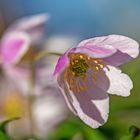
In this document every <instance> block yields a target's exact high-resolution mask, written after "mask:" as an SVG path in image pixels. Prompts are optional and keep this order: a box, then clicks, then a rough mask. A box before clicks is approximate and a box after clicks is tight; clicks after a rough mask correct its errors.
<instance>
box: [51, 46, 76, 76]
mask: <svg viewBox="0 0 140 140" xmlns="http://www.w3.org/2000/svg"><path fill="white" fill-rule="evenodd" d="M74 50H75V48H71V49H69V50H67V51H66V52H65V53H64V54H63V55H62V56H60V58H59V59H58V62H57V64H56V67H55V70H54V73H53V75H54V76H57V75H59V74H60V73H61V72H63V70H64V69H65V68H66V67H67V66H68V64H69V58H68V54H69V52H73V51H74Z"/></svg>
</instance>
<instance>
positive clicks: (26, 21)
mask: <svg viewBox="0 0 140 140" xmlns="http://www.w3.org/2000/svg"><path fill="white" fill-rule="evenodd" d="M48 18H49V16H48V14H46V13H44V14H38V15H33V16H28V17H24V18H21V19H19V20H17V21H16V22H14V23H13V24H12V25H11V26H10V27H9V28H8V30H7V32H11V31H24V32H26V33H28V34H29V35H30V36H31V39H32V42H33V43H34V42H38V41H39V40H40V38H41V37H42V35H43V32H44V28H45V24H46V21H47V20H48Z"/></svg>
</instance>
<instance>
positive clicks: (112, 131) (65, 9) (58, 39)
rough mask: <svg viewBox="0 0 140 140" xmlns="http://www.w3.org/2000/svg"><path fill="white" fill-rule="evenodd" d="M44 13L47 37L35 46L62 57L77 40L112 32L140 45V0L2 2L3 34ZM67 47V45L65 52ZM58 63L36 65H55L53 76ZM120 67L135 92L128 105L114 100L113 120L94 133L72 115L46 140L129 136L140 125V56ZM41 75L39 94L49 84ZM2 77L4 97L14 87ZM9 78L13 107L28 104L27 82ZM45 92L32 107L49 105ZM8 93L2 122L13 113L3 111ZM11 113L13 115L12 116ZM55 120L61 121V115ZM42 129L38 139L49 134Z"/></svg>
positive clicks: (0, 24) (0, 25) (0, 26)
mask: <svg viewBox="0 0 140 140" xmlns="http://www.w3.org/2000/svg"><path fill="white" fill-rule="evenodd" d="M40 13H48V14H49V16H50V18H49V20H48V22H47V23H46V24H47V26H46V29H45V34H44V36H43V38H42V39H41V40H42V41H40V43H41V44H42V45H41V44H40V43H39V44H40V45H37V46H38V47H39V46H44V48H45V49H46V50H47V49H48V50H51V49H52V50H55V51H59V52H62V53H63V51H65V50H66V49H67V47H73V46H75V45H76V44H77V42H79V41H80V40H83V39H86V38H91V37H95V36H101V35H108V34H114V33H115V34H122V35H125V36H128V37H131V38H133V39H135V40H137V41H138V42H140V28H139V25H140V19H139V15H140V1H139V0H135V1H132V0H124V1H122V0H117V1H112V0H98V1H96V0H77V1H75V0H71V1H68V0H59V1H54V0H39V1H37V0H30V1H25V0H12V2H11V1H10V0H1V1H0V36H2V34H3V33H4V31H5V30H6V29H7V28H8V27H9V26H10V25H11V24H12V23H14V22H15V21H16V20H17V19H21V18H22V17H25V16H31V15H36V14H40ZM52 46H53V47H52ZM63 46H64V48H63ZM65 46H67V47H66V48H65ZM56 60H57V57H52V56H51V57H48V58H46V59H45V60H43V61H42V60H41V61H40V63H39V64H38V67H40V65H41V66H42V65H43V67H47V66H49V65H51V66H52V67H50V66H49V68H50V70H49V71H50V72H51V69H53V65H55V61H56ZM46 62H47V63H49V65H46V64H45V65H44V63H46ZM52 62H53V63H52ZM50 63H51V64H50ZM18 68H19V69H22V68H21V67H18ZM47 69H48V68H47ZM122 69H123V71H125V73H127V74H129V75H130V77H131V78H132V80H133V81H134V89H133V90H132V94H131V96H130V97H128V98H127V99H125V102H124V99H122V98H121V97H116V96H115V97H113V96H111V102H110V112H111V113H110V118H109V121H108V123H107V124H105V125H104V126H103V127H100V128H99V129H96V130H93V129H91V128H89V127H87V126H86V125H84V124H83V123H81V121H79V120H78V119H77V118H74V117H73V116H70V117H68V119H66V120H65V121H64V122H63V123H61V125H60V124H59V125H57V127H55V128H56V129H55V131H54V130H53V131H51V133H49V134H47V133H46V134H47V136H48V137H49V138H48V139H50V140H62V139H65V140H71V139H74V140H76V139H81V140H82V139H84V140H94V139H95V140H97V139H98V140H109V139H110V140H118V139H119V138H120V137H121V136H122V135H123V134H124V133H125V132H127V130H128V128H129V126H131V125H136V126H140V121H139V118H140V88H139V79H140V57H139V58H137V59H136V60H134V61H133V62H131V63H129V64H126V65H125V66H123V67H122ZM40 70H41V69H40ZM9 71H10V69H9ZM41 71H45V72H46V74H48V71H46V70H45V69H44V68H43V69H42V70H41ZM45 72H44V73H45ZM5 73H6V72H5ZM42 73H43V72H42ZM42 73H41V74H42ZM39 75H40V74H39ZM48 75H49V74H48ZM1 77H2V76H1ZM13 77H16V76H14V73H13ZM42 77H43V79H42V78H41V79H40V80H37V81H38V83H40V82H39V81H41V83H43V84H41V85H42V86H38V88H37V89H36V90H35V91H36V92H37V91H39V90H40V89H42V88H43V87H44V85H45V84H44V83H45V82H43V81H46V80H48V78H46V77H44V76H43V74H42ZM4 79H5V78H3V77H2V78H1V83H0V84H1V91H0V93H1V92H2V93H5V92H6V91H5V90H7V89H8V88H9V89H10V88H11V87H9V86H7V85H9V82H8V84H7V83H6V84H5V86H3V84H2V83H4V81H3V80H4ZM11 79H13V78H10V80H9V78H8V81H10V85H11V83H15V84H14V88H16V92H15V94H16V95H14V96H13V97H15V98H14V99H13V98H10V99H12V100H11V101H10V102H11V103H12V104H13V102H14V103H15V101H13V100H19V102H17V104H18V103H21V98H22V99H23V100H26V97H28V96H27V92H25V86H24V85H25V84H19V83H20V82H21V80H17V79H18V78H17V77H16V78H14V80H15V82H13V80H11ZM23 81H24V80H23ZM17 83H18V84H17ZM36 83H37V82H36ZM48 83H49V82H48ZM50 83H51V82H50ZM19 85H22V86H19ZM37 85H39V84H37ZM23 87H24V88H23ZM26 89H27V86H26ZM43 89H44V88H43ZM17 90H18V91H17ZM3 91H5V92H3ZM11 91H13V90H10V94H8V96H9V95H11V93H13V94H14V91H15V90H14V91H13V92H11ZM21 93H22V94H21ZM25 93H26V94H25ZM37 93H40V92H37ZM41 93H42V92H41ZM17 94H18V95H17ZM44 94H45V93H44V92H43V94H42V95H39V96H41V97H38V101H37V102H36V103H35V104H34V106H35V107H36V106H38V105H39V104H41V103H42V102H45V101H44V100H45V97H44V96H45V95H44ZM4 95H5V96H6V95H7V94H1V95H0V96H1V97H0V100H1V104H3V105H0V118H1V119H4V118H5V117H4V115H3V114H5V113H4V112H9V111H4V109H2V108H5V107H6V106H7V105H6V103H7V101H8V102H9V100H10V99H9V97H8V98H7V99H6V98H5V97H4ZM11 96H12V95H11ZM40 98H41V99H40ZM46 98H47V96H46ZM6 100H7V101H6ZM23 100H22V101H23ZM47 100H48V99H46V102H47ZM58 101H59V100H58ZM40 102H41V103H40ZM55 102H56V101H55ZM24 103H25V104H24ZM24 103H21V104H22V105H14V106H15V108H18V107H20V106H26V102H24ZM118 103H119V104H118ZM45 104H46V105H47V103H43V105H41V106H42V107H41V106H40V107H39V106H38V107H37V110H39V109H40V108H44V105H45ZM48 104H49V101H48ZM58 104H59V103H58ZM16 106H18V107H16ZM27 106H28V105H27ZM51 106H52V105H51ZM6 108H10V107H6ZM23 108H26V107H23ZM27 108H28V107H27ZM8 110H10V109H8ZM14 110H17V112H16V113H18V112H19V113H20V114H22V115H23V114H26V113H22V111H18V109H12V111H13V112H12V113H13V114H14V115H17V114H16V113H14ZM54 110H55V109H54ZM58 110H59V109H58ZM23 112H24V111H23ZM25 112H26V111H25ZM36 112H37V111H35V114H38V113H36ZM41 112H42V111H41ZM60 112H61V111H60ZM8 114H10V113H6V115H8ZM13 114H12V115H11V116H13ZM44 114H45V113H44ZM60 114H61V115H60V116H62V118H63V113H60ZM35 116H38V115H35ZM41 116H46V115H41ZM50 116H51V115H50ZM55 117H56V118H57V115H56V116H55ZM39 118H40V116H39ZM44 118H47V117H43V118H42V120H43V119H44ZM39 120H40V119H39ZM39 120H37V119H36V121H37V122H39ZM27 122H28V121H27ZM46 122H47V121H46ZM13 123H16V122H13ZM22 124H26V123H22ZM27 124H28V123H27ZM44 124H45V123H44ZM11 125H12V124H11ZM40 125H41V123H40V122H39V124H38V129H39V128H41V129H40V130H41V133H40V134H39V135H43V134H44V133H45V130H44V129H43V130H42V128H44V126H40ZM46 126H47V125H46ZM17 128H21V129H18V130H21V131H22V132H21V134H22V133H23V132H25V133H26V132H27V134H28V132H29V131H28V129H27V131H24V130H23V128H26V127H23V125H20V127H17ZM12 130H13V129H12ZM18 132H19V131H18ZM38 133H39V131H38ZM42 133H43V134H42ZM17 134H18V133H16V135H17ZM16 135H14V136H16ZM17 139H19V138H17ZM19 140H21V139H19Z"/></svg>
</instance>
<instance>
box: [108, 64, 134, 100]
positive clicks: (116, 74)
mask: <svg viewBox="0 0 140 140" xmlns="http://www.w3.org/2000/svg"><path fill="white" fill-rule="evenodd" d="M108 67H109V69H110V70H109V71H106V75H107V76H108V78H109V80H110V87H109V89H108V93H110V94H116V95H120V96H124V97H126V96H129V95H130V90H131V89H132V88H133V83H132V81H131V79H130V78H129V76H128V75H127V74H124V73H122V72H121V70H120V69H117V68H115V67H112V66H108Z"/></svg>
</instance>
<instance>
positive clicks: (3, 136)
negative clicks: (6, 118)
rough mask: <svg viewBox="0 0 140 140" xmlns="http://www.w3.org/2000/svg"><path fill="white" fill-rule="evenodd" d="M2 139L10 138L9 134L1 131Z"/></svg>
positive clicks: (0, 137)
mask: <svg viewBox="0 0 140 140" xmlns="http://www.w3.org/2000/svg"><path fill="white" fill-rule="evenodd" d="M0 140H10V138H9V136H8V135H7V134H5V133H4V132H2V131H0Z"/></svg>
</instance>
